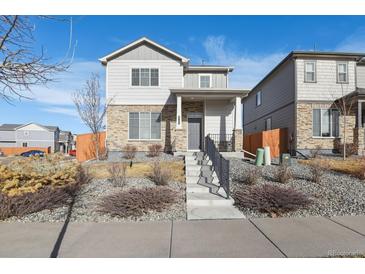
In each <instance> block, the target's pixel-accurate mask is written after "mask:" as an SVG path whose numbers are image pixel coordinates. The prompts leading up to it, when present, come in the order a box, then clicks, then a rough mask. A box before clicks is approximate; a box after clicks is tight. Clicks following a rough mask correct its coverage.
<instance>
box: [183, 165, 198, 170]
mask: <svg viewBox="0 0 365 274" xmlns="http://www.w3.org/2000/svg"><path fill="white" fill-rule="evenodd" d="M185 169H186V170H201V169H202V166H198V165H185Z"/></svg>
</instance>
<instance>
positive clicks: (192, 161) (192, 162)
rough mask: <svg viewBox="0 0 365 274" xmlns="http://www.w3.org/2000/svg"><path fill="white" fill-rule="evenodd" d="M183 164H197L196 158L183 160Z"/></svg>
mask: <svg viewBox="0 0 365 274" xmlns="http://www.w3.org/2000/svg"><path fill="white" fill-rule="evenodd" d="M185 165H189V166H191V165H199V163H198V161H197V160H185Z"/></svg>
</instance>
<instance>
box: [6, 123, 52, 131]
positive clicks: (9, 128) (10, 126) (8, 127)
mask: <svg viewBox="0 0 365 274" xmlns="http://www.w3.org/2000/svg"><path fill="white" fill-rule="evenodd" d="M31 124H34V125H37V126H40V127H42V128H44V129H46V130H48V131H57V130H58V127H57V126H43V125H40V124H37V123H28V124H2V125H0V130H1V131H14V130H17V129H20V128H22V127H25V126H27V125H31Z"/></svg>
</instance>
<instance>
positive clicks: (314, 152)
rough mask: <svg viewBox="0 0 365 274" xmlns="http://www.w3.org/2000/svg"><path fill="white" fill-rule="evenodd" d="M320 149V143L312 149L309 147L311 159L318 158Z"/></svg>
mask: <svg viewBox="0 0 365 274" xmlns="http://www.w3.org/2000/svg"><path fill="white" fill-rule="evenodd" d="M321 150H322V147H321V146H320V145H316V147H315V148H314V149H311V150H310V151H309V153H310V157H311V158H313V159H316V158H318V157H319V155H320V154H321Z"/></svg>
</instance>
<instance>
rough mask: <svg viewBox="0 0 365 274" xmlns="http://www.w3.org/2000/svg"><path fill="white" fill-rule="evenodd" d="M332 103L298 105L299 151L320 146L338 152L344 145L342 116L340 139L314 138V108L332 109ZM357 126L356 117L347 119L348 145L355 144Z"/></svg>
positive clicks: (297, 142)
mask: <svg viewBox="0 0 365 274" xmlns="http://www.w3.org/2000/svg"><path fill="white" fill-rule="evenodd" d="M330 107H333V104H332V103H327V104H317V103H298V104H297V140H296V144H297V149H298V150H307V149H315V148H316V146H320V147H321V148H322V149H325V150H333V149H335V150H337V149H339V145H340V144H341V143H342V136H343V131H344V123H343V116H340V137H339V138H320V137H319V138H316V137H313V136H312V135H313V129H312V121H313V113H312V109H314V108H330ZM355 125H356V115H355V114H353V115H351V116H348V117H347V128H346V140H347V143H348V144H353V143H354V128H355Z"/></svg>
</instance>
